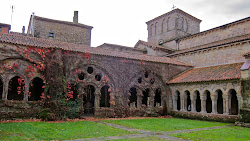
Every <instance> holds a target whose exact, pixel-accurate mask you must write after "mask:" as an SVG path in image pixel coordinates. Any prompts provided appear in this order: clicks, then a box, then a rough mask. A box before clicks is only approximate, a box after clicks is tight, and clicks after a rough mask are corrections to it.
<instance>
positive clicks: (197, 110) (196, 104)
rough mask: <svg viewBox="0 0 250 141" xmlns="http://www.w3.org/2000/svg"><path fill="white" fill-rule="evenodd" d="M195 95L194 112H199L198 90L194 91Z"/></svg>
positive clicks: (199, 98) (199, 97)
mask: <svg viewBox="0 0 250 141" xmlns="http://www.w3.org/2000/svg"><path fill="white" fill-rule="evenodd" d="M194 95H195V111H196V112H201V95H200V91H199V90H195V91H194Z"/></svg>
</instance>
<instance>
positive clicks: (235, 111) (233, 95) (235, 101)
mask: <svg viewBox="0 0 250 141" xmlns="http://www.w3.org/2000/svg"><path fill="white" fill-rule="evenodd" d="M229 96H230V97H231V99H229V100H230V101H231V105H230V108H229V111H230V114H232V115H238V112H239V111H238V99H237V93H236V91H235V90H234V89H231V90H230V91H229Z"/></svg>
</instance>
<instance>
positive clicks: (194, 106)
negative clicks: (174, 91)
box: [190, 95, 197, 112]
mask: <svg viewBox="0 0 250 141" xmlns="http://www.w3.org/2000/svg"><path fill="white" fill-rule="evenodd" d="M196 98H197V96H191V95H190V99H191V112H196Z"/></svg>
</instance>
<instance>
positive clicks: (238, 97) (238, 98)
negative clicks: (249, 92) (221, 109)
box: [237, 95, 241, 115]
mask: <svg viewBox="0 0 250 141" xmlns="http://www.w3.org/2000/svg"><path fill="white" fill-rule="evenodd" d="M237 100H238V115H240V104H241V95H237Z"/></svg>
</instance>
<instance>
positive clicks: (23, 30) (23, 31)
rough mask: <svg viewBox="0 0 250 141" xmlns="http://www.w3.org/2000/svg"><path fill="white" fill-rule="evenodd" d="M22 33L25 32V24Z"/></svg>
mask: <svg viewBox="0 0 250 141" xmlns="http://www.w3.org/2000/svg"><path fill="white" fill-rule="evenodd" d="M22 33H23V34H25V26H23V28H22Z"/></svg>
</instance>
